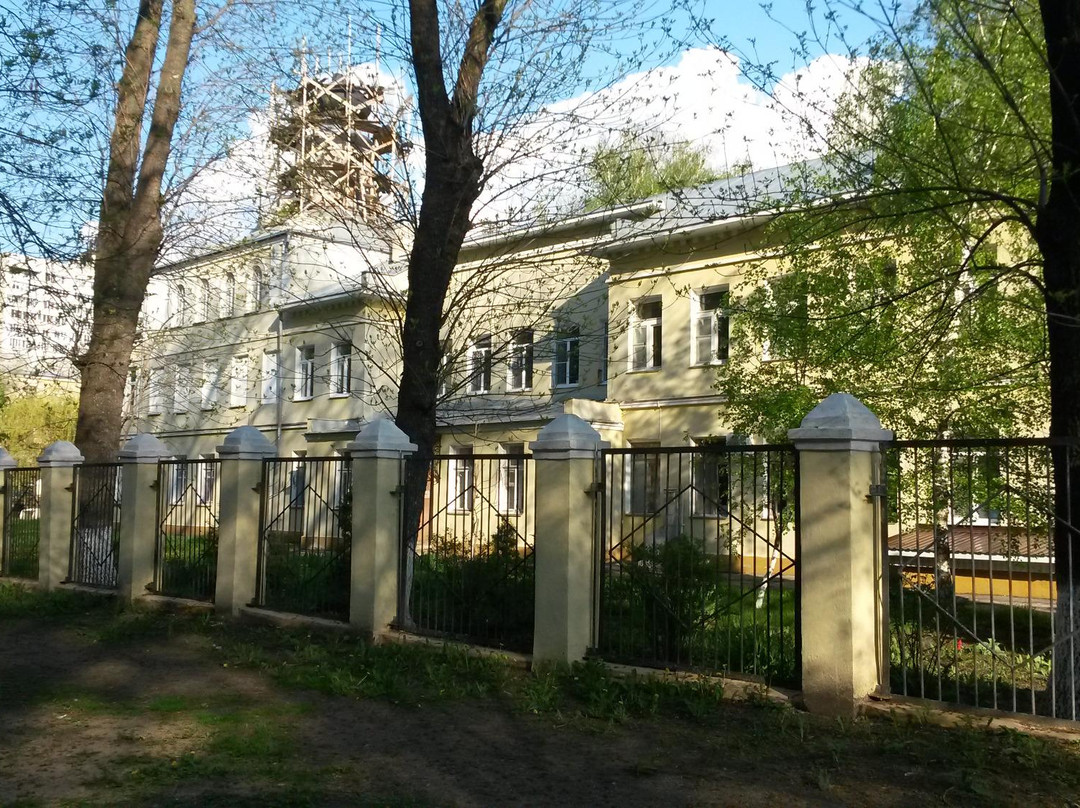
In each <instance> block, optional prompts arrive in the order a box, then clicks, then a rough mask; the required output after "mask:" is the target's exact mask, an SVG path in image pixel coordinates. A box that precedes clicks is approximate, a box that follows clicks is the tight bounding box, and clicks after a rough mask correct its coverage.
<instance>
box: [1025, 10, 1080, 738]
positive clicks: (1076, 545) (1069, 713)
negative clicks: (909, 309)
mask: <svg viewBox="0 0 1080 808" xmlns="http://www.w3.org/2000/svg"><path fill="white" fill-rule="evenodd" d="M1039 10H1040V12H1041V15H1042V24H1043V33H1044V35H1045V38H1046V55H1047V64H1048V67H1049V76H1050V88H1049V89H1050V120H1051V134H1052V144H1051V160H1052V166H1051V173H1050V176H1049V177H1048V178H1047V179H1048V180H1049V182H1048V193H1046V194H1045V198H1044V199H1043V200H1040V201H1042V203H1043V204H1042V207H1041V210H1040V213H1039V220H1038V223H1037V225H1036V238H1037V240H1038V243H1039V248H1040V250H1041V251H1042V256H1043V279H1044V283H1045V298H1046V315H1047V339H1048V347H1049V353H1050V434H1051V436H1054V437H1064V438H1073V439H1075V438H1080V4H1077V3H1076V2H1074V0H1040V2H1039ZM1054 481H1055V490H1054V511H1055V516H1056V518H1055V520H1054V523H1055V526H1054V557H1055V571H1056V575H1057V584H1058V617H1059V619H1058V622H1057V633H1058V634H1059V636H1062V637H1064V636H1067V635H1068V633H1069V632H1070V630H1073V629H1075V626H1073V624H1074V623H1075V617H1076V616H1077V614H1078V613H1080V607H1078V605H1077V604H1076V602H1075V601H1076V597H1077V595H1080V539H1078V536H1080V451H1076V450H1069V449H1065V448H1058V449H1055V450H1054ZM1077 648H1080V642H1077V640H1076V638H1073V639H1072V640H1071V641H1069V640H1066V641H1064V642H1062V643H1060V644H1059V645H1056V646H1055V649H1054V661H1053V667H1054V681H1055V687H1056V689H1057V699H1056V702H1057V703H1056V713H1057V715H1058V716H1061V717H1065V718H1074V717H1076V716H1077V715H1078V714H1080V699H1078V691H1080V670H1078V667H1077V666H1078V663H1080V660H1078V656H1080V654H1078V653H1077V651H1076V649H1077Z"/></svg>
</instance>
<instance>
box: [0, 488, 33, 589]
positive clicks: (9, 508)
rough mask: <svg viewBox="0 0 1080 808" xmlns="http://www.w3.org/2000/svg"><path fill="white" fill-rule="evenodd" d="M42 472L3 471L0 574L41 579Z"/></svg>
mask: <svg viewBox="0 0 1080 808" xmlns="http://www.w3.org/2000/svg"><path fill="white" fill-rule="evenodd" d="M40 496H41V469H37V468H29V469H6V470H5V471H4V508H5V512H4V552H3V557H2V558H0V573H2V574H4V575H11V576H14V577H16V578H35V579H36V578H37V577H38V525H39V523H40V517H41V514H40V513H39V511H38V505H39V502H40Z"/></svg>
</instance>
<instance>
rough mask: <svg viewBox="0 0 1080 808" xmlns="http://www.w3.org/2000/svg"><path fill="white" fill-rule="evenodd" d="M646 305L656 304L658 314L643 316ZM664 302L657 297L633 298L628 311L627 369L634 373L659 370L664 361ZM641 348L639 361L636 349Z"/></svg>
mask: <svg viewBox="0 0 1080 808" xmlns="http://www.w3.org/2000/svg"><path fill="white" fill-rule="evenodd" d="M646 306H657V307H658V312H659V313H658V314H655V315H651V316H647V317H646V316H643V314H642V312H643V310H644V308H645V307H646ZM663 345H664V302H663V300H662V299H661V298H659V297H645V298H642V299H640V300H635V301H634V305H633V309H632V310H631V312H630V351H629V356H628V357H627V360H628V362H627V364H628V366H629V367H628V369H629V370H630V371H631V372H634V373H640V372H642V371H650V370H660V368H661V367H662V366H663V361H664V352H663ZM639 348H640V350H641V361H640V362H639V361H637V360H638V350H639Z"/></svg>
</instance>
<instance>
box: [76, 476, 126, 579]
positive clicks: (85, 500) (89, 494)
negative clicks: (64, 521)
mask: <svg viewBox="0 0 1080 808" xmlns="http://www.w3.org/2000/svg"><path fill="white" fill-rule="evenodd" d="M122 469H123V466H122V465H121V464H120V463H87V464H84V465H81V466H75V469H74V472H75V475H74V476H75V485H74V495H73V497H72V519H71V554H70V563H69V565H68V581H69V582H70V583H74V584H83V585H85V586H100V587H104V588H108V589H115V588H116V577H117V550H118V547H119V545H120V484H121V472H122Z"/></svg>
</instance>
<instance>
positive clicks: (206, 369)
mask: <svg viewBox="0 0 1080 808" xmlns="http://www.w3.org/2000/svg"><path fill="white" fill-rule="evenodd" d="M220 375H221V365H220V364H218V363H217V362H203V367H202V385H201V386H200V388H199V406H200V407H201V408H202V409H203V410H212V409H214V407H216V406H217V403H218V384H217V382H218V377H219V376H220Z"/></svg>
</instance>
